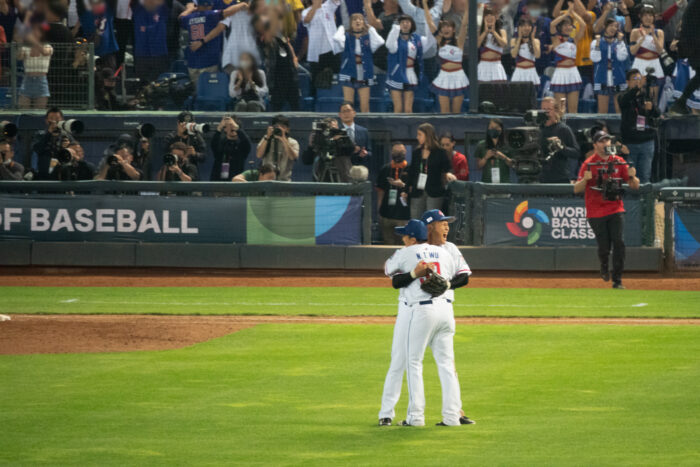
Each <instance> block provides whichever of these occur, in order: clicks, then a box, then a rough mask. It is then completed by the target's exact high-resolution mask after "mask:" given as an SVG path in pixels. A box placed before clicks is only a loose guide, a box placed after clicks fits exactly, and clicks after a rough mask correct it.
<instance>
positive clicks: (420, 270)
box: [391, 261, 432, 289]
mask: <svg viewBox="0 0 700 467" xmlns="http://www.w3.org/2000/svg"><path fill="white" fill-rule="evenodd" d="M431 269H432V268H431V265H430V264H428V263H426V262H425V261H421V262H419V263H418V265H416V267H415V269H413V271H411V272H405V273H399V274H394V275H393V276H391V286H392V287H393V288H395V289H401V288H403V287H407V286H409V285H410V284H411V282H413V281H414V280H415V279H416V278H418V277H423V276H425V275H426V274H428V271H430V270H431Z"/></svg>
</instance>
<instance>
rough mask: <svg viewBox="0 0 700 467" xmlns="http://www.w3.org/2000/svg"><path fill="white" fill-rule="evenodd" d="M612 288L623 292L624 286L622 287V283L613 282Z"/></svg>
mask: <svg viewBox="0 0 700 467" xmlns="http://www.w3.org/2000/svg"><path fill="white" fill-rule="evenodd" d="M612 288H613V289H620V290H623V289H624V288H625V286H624V285H622V282H613V285H612Z"/></svg>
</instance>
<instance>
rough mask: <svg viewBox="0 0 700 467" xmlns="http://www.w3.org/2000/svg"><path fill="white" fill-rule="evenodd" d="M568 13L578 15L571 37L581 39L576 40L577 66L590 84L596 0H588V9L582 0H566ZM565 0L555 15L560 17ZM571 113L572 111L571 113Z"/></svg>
mask: <svg viewBox="0 0 700 467" xmlns="http://www.w3.org/2000/svg"><path fill="white" fill-rule="evenodd" d="M566 1H567V7H568V9H567V11H570V10H571V11H573V12H574V13H576V14H577V15H578V18H577V17H575V16H573V15H572V19H575V22H574V29H573V30H572V31H571V34H570V37H579V33H581V35H580V37H579V38H578V39H575V40H576V66H577V67H578V71H579V74H580V75H581V76H582V77H583V78H584V82H585V83H590V82H591V81H592V78H593V62H591V58H590V56H591V41H592V40H593V24H594V23H595V20H596V14H595V13H594V12H593V11H591V9H592V8H593V6H594V5H595V4H596V3H595V1H594V0H587V1H588V5H589V7H590V8H588V9H587V8H586V6H584V4H583V3H582V2H581V0H566ZM562 3H563V0H559V1H558V2H557V4H556V6H555V7H554V11H553V15H554V16H555V17H556V16H559V14H560V13H561V11H562V10H561V9H562ZM570 112H571V111H570Z"/></svg>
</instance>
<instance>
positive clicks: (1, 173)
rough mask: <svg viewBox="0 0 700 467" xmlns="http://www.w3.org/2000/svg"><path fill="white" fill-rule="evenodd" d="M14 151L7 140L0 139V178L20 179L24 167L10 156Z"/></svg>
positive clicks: (12, 155)
mask: <svg viewBox="0 0 700 467" xmlns="http://www.w3.org/2000/svg"><path fill="white" fill-rule="evenodd" d="M14 156H15V152H14V150H13V149H12V145H11V144H10V142H9V141H7V140H0V180H22V177H23V176H24V167H23V166H22V164H20V163H18V162H15V161H13V160H12V158H13V157H14Z"/></svg>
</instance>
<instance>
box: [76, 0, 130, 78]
mask: <svg viewBox="0 0 700 467" xmlns="http://www.w3.org/2000/svg"><path fill="white" fill-rule="evenodd" d="M89 5H90V8H89V9H88V8H86V6H85V2H84V1H83V0H78V2H77V4H76V8H77V11H78V18H79V20H80V26H81V29H82V31H83V34H84V35H85V38H86V39H87V40H88V41H89V42H93V43H94V44H95V55H97V56H98V57H100V65H101V66H103V67H108V68H116V67H117V52H118V51H119V46H118V45H117V37H116V35H115V34H114V12H115V9H116V0H90V4H89Z"/></svg>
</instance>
